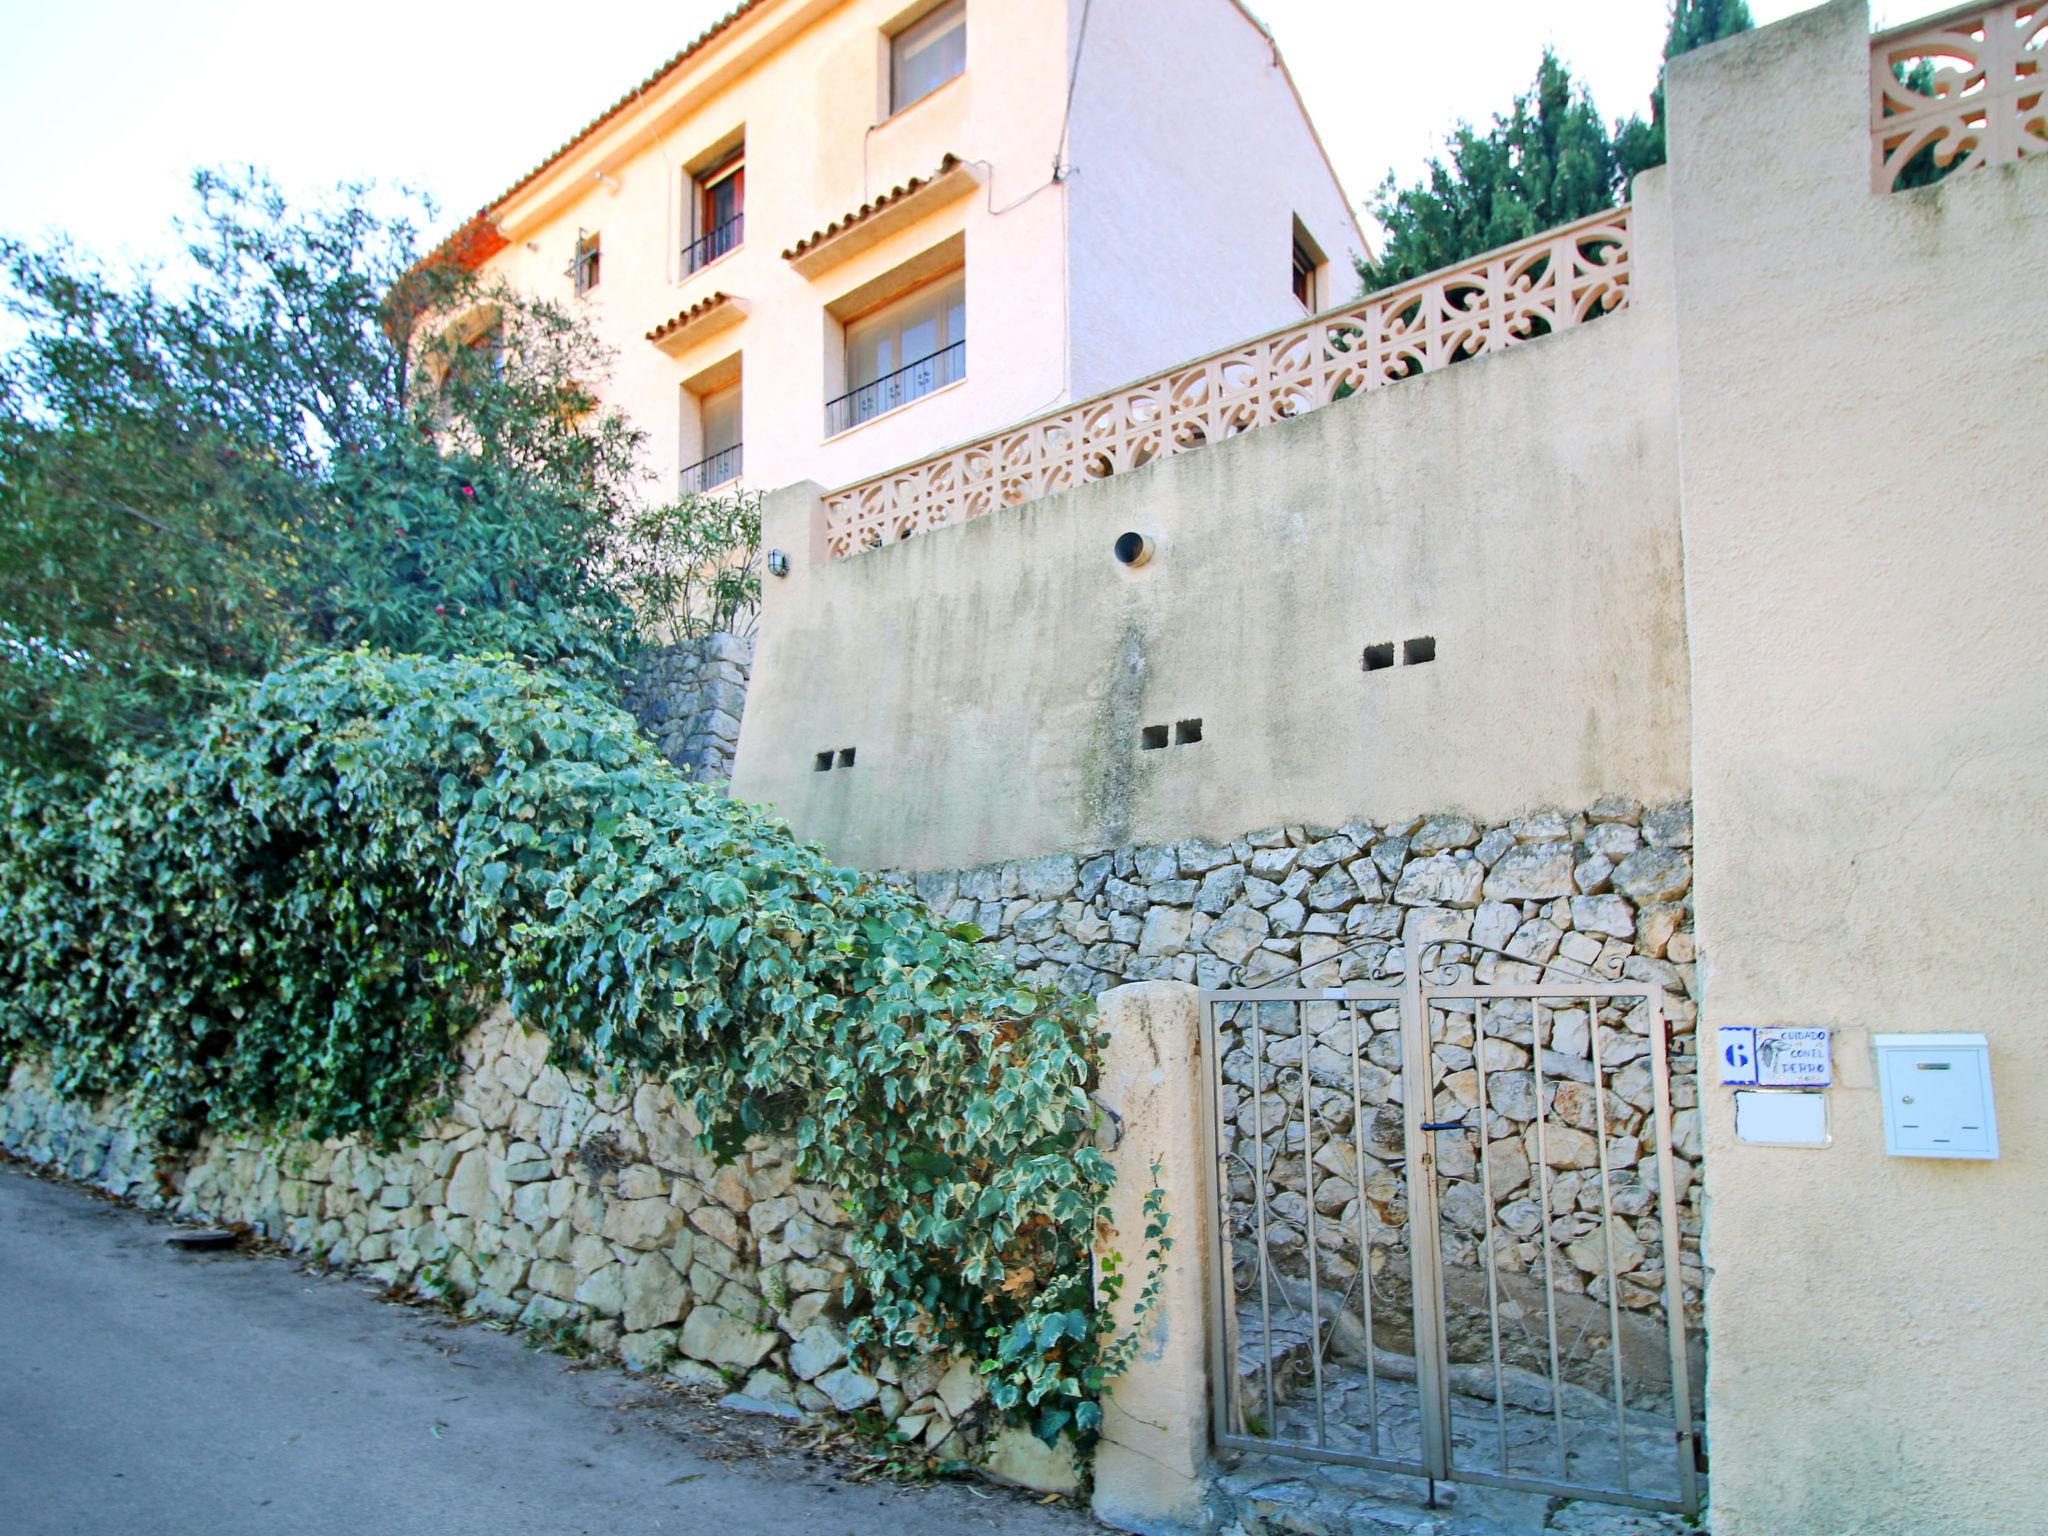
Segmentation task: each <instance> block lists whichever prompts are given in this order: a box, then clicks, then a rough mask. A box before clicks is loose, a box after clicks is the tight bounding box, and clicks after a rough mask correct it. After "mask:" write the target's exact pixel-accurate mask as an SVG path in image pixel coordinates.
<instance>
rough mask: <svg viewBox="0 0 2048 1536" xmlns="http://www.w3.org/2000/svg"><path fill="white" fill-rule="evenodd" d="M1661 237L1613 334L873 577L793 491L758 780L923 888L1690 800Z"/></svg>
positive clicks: (1178, 466) (1452, 378)
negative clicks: (1258, 841)
mask: <svg viewBox="0 0 2048 1536" xmlns="http://www.w3.org/2000/svg"><path fill="white" fill-rule="evenodd" d="M1667 235H1668V229H1667V224H1666V220H1665V218H1664V215H1663V211H1662V209H1661V207H1660V206H1659V205H1658V200H1657V198H1656V197H1655V196H1654V195H1646V196H1645V197H1644V198H1643V199H1642V201H1641V202H1640V203H1639V206H1638V211H1637V233H1636V239H1635V246H1636V251H1635V254H1636V262H1637V267H1636V273H1637V284H1638V287H1637V296H1636V298H1635V301H1634V304H1633V306H1632V307H1631V308H1630V309H1628V310H1627V311H1624V312H1622V313H1620V314H1617V315H1613V316H1610V317H1608V318H1605V319H1602V320H1600V321H1598V322H1597V323H1595V324H1593V325H1590V326H1587V327H1584V328H1583V329H1577V330H1573V331H1568V332H1565V333H1562V334H1560V335H1558V336H1555V337H1551V338H1547V339H1544V340H1541V341H1539V342H1536V343H1534V344H1531V345H1529V346H1526V347H1523V348H1519V349H1517V350H1514V351H1510V352H1507V353H1503V354H1500V355H1498V356H1493V357H1488V358H1484V359H1481V360H1478V361H1475V362H1471V363H1468V364H1464V365H1461V366H1458V367H1454V368H1452V369H1450V370H1448V371H1447V372H1443V373H1438V374H1433V375H1429V376H1427V377H1424V378H1420V379H1415V380H1410V381H1408V382H1405V383H1401V384H1398V385H1395V386H1393V387H1391V388H1388V389H1385V390H1380V391H1375V392H1373V393H1371V394H1368V395H1363V396H1359V397H1355V398H1353V399H1351V400H1349V401H1345V402H1341V403H1339V404H1336V405H1333V406H1330V407H1327V408H1326V409H1324V410H1321V411H1318V412H1314V413H1312V414H1310V415H1308V416H1306V417H1303V418H1300V419H1297V420H1295V421H1291V422H1286V423H1282V424H1279V425H1276V426H1271V427H1264V428H1260V429H1259V430H1257V431H1254V432H1251V433H1248V434H1246V435H1245V436H1242V437H1240V438H1237V439H1234V440H1232V441H1230V442H1227V443H1223V444H1220V445H1218V446H1214V447H1211V448H1207V449H1204V450H1202V451H1200V452H1197V453H1190V454H1185V455H1182V456H1179V457H1175V458H1171V459H1167V460H1165V461H1163V462H1160V463H1157V464H1154V465H1152V466H1149V467H1147V468H1145V469H1141V470H1138V471H1135V472H1133V473H1130V474H1127V475H1123V476H1119V477H1117V478H1115V479H1112V480H1108V481H1104V482H1100V483H1097V484H1095V485H1092V486H1087V487H1084V488H1081V489H1079V490H1076V491H1072V492H1068V493H1066V494H1063V495H1059V496H1055V497H1051V498H1049V499H1047V500H1044V501H1041V502H1037V503H1033V504H1030V505H1026V506H1023V507H1019V508H1014V509H1010V510H1006V511H1001V512H997V513H993V514H991V515H989V516H987V517H984V518H981V519H979V520H977V521H974V522H971V523H967V524H964V525H959V526H955V527H950V528H944V529H940V530H938V531H936V532H933V533H931V534H928V535H925V536H921V537H919V538H916V539H913V540H910V541H908V542H907V543H902V544H895V545H891V546H889V547H887V548H885V549H882V550H879V551H876V552H873V553H870V554H866V555H861V556H856V557H854V558H852V559H848V560H842V561H836V562H831V563H829V564H815V563H813V559H812V552H811V543H810V539H811V524H810V520H811V517H812V508H811V506H810V505H809V504H808V502H807V500H806V498H805V497H804V496H803V495H802V494H801V493H800V492H793V493H790V494H788V495H785V496H783V497H780V498H777V499H776V500H775V502H774V503H773V504H772V507H771V511H770V515H769V525H768V528H767V534H766V538H767V542H768V543H769V544H770V545H771V546H773V547H778V548H781V549H783V550H785V551H786V552H787V553H788V554H789V555H790V558H791V562H792V572H791V574H790V575H789V576H788V577H787V578H786V579H782V580H775V579H772V578H771V579H770V580H769V581H768V583H767V593H766V600H765V605H764V611H763V615H762V621H761V640H760V647H759V651H758V654H757V660H756V670H755V673H754V679H753V683H752V688H751V692H750V693H749V696H748V702H747V713H746V718H745V721H744V722H743V725H742V731H741V739H740V749H739V754H738V759H737V762H736V765H735V770H734V789H735V792H736V793H738V794H740V795H742V796H744V797H746V798H748V799H752V800H757V801H766V802H769V803H771V804H773V805H774V806H775V807H776V808H777V809H778V810H780V811H781V812H782V813H784V814H785V815H787V816H788V817H789V818H790V819H791V820H792V822H793V823H794V824H795V826H796V827H797V829H798V830H799V831H800V832H802V833H803V834H805V835H807V836H813V837H817V838H821V839H822V840H823V841H824V842H825V843H826V845H827V846H828V847H829V848H830V849H831V850H832V851H833V852H834V853H835V854H836V855H838V856H839V857H841V858H843V859H846V860H849V861H851V862H853V863H856V864H861V865H869V866H875V865H894V866H903V867H910V868H944V867H955V866H962V865H969V864H976V863H981V862H985V861H988V860H992V859H997V858H1002V857H1006V856H1011V855H1017V854H1034V853H1041V852H1047V851H1052V850H1057V849H1083V848H1100V847H1109V846H1114V845H1116V844H1119V843H1122V842H1125V841H1129V840H1139V841H1163V840H1168V839H1172V838H1175V837H1181V836H1186V835H1190V834H1200V835H1207V836H1214V837H1223V838H1228V837H1232V836H1235V835H1237V834H1239V833H1242V832H1244V831H1246V830H1248V829H1251V828H1255V827H1260V826H1266V825H1272V824H1277V823H1283V822H1313V823H1324V824H1336V823H1338V822H1341V821H1343V820H1345V819H1347V818H1350V817H1354V816H1358V817H1366V818H1370V819H1375V820H1388V819H1393V818H1395V817H1398V816H1401V815H1414V814H1421V813H1424V812H1429V811H1434V810H1445V809H1452V808H1456V809H1460V810H1464V811H1467V812H1469V813H1471V814H1473V815H1475V816H1478V817H1481V818H1487V817H1499V818H1504V817H1506V816H1508V815H1510V814H1513V813H1515V812H1517V811H1519V810H1522V809H1526V808H1529V807H1531V806H1534V805H1556V804H1562V805H1580V804H1585V803H1587V802H1589V801H1591V800H1593V799H1595V798H1597V797H1598V796H1599V795H1601V794H1604V793H1608V792H1620V793H1629V794H1634V795H1636V796H1637V797H1639V798H1642V799H1645V800H1649V801H1652V802H1658V801H1664V800H1670V799H1675V798H1681V797H1683V795H1684V794H1685V793H1686V789H1687V755H1688V741H1687V728H1686V714H1685V702H1684V678H1685V657H1684V640H1683V633H1682V627H1681V616H1680V600H1679V550H1678V539H1677V523H1676V499H1675V497H1676V466H1675V463H1674V460H1673V455H1672V451H1671V432H1670V427H1669V423H1670V420H1671V414H1672V401H1671V392H1670V380H1671V376H1672V371H1673V370H1672V359H1671V352H1670V346H1671V343H1670V328H1669V291H1668V283H1669V272H1670V259H1669V254H1668V249H1667V245H1668V240H1667ZM1126 529H1137V530H1141V531H1144V532H1147V533H1149V534H1150V535H1151V536H1152V537H1153V538H1154V539H1155V540H1156V541H1157V543H1158V551H1159V552H1158V554H1157V555H1156V557H1155V558H1154V559H1153V560H1152V562H1151V563H1150V564H1149V565H1147V566H1145V567H1143V568H1142V569H1140V570H1137V571H1129V570H1126V569H1124V568H1122V567H1120V566H1118V565H1117V564H1116V562H1115V561H1114V560H1113V559H1112V557H1111V553H1110V548H1111V544H1112V542H1113V541H1114V540H1115V538H1116V536H1117V535H1118V534H1119V533H1122V532H1123V531H1125V530H1126ZM1424 635H1427V636H1434V637H1435V639H1436V641H1437V659H1436V660H1435V661H1434V662H1432V663H1430V664H1428V665H1424V666H1412V667H1411V666H1399V667H1395V668H1393V669H1391V670H1385V671H1377V672H1373V673H1366V672H1365V671H1364V670H1363V669H1362V666H1361V653H1362V651H1363V649H1364V647H1365V646H1366V645H1368V644H1371V643H1375V642H1383V641H1395V642H1400V641H1403V640H1406V639H1408V638H1411V637H1415V636H1424ZM1192 717H1199V718H1200V719H1201V720H1202V721H1203V731H1204V738H1203V740H1202V741H1201V742H1200V743H1199V744H1198V745H1192V746H1174V747H1169V748H1167V749H1165V750H1163V751H1156V752H1154V751H1140V750H1139V745H1138V742H1139V731H1140V728H1141V727H1142V726H1146V725H1155V724H1164V725H1167V726H1169V727H1170V726H1172V725H1173V724H1174V723H1175V722H1177V721H1179V720H1182V719H1187V718H1192ZM844 747H853V748H855V749H856V752H857V765H856V766H855V767H854V768H853V769H851V770H847V771H840V770H836V769H835V770H834V771H831V772H824V773H820V772H816V771H814V768H813V759H814V757H815V755H816V754H817V753H818V752H821V751H825V750H828V749H835V750H836V749H839V748H844Z"/></svg>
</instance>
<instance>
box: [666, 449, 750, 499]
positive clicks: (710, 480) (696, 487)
mask: <svg viewBox="0 0 2048 1536" xmlns="http://www.w3.org/2000/svg"><path fill="white" fill-rule="evenodd" d="M743 446H745V445H744V444H741V443H734V444H733V445H732V446H731V447H730V448H721V449H719V450H718V452H716V453H714V454H712V455H711V456H710V457H709V458H704V459H699V460H698V461H697V462H696V463H694V464H692V465H690V466H689V467H688V468H687V469H685V470H684V471H683V472H682V474H681V475H680V476H678V477H677V478H678V479H679V481H680V482H681V484H680V492H681V494H682V495H685V496H695V495H698V494H699V493H701V492H704V491H708V490H710V489H711V488H712V487H714V486H719V485H724V484H725V483H726V482H727V481H728V480H737V479H739V477H740V449H741V448H742V447H743Z"/></svg>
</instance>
